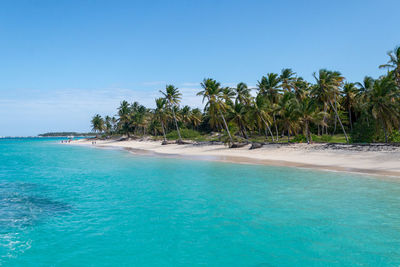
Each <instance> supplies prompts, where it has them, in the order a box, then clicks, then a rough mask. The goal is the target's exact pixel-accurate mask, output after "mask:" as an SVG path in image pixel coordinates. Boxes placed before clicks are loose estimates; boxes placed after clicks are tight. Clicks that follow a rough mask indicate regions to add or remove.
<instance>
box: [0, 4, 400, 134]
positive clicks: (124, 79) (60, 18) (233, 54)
mask: <svg viewBox="0 0 400 267" xmlns="http://www.w3.org/2000/svg"><path fill="white" fill-rule="evenodd" d="M399 10H400V1H399V0H380V1H378V0H375V1H372V0H353V1H351V0H347V1H342V0H336V1H323V0H309V1H305V0H304V1H301V0H298V1H290V0H287V1H272V0H264V1H253V0H247V1H245V0H243V1H235V0H230V1H219V0H214V1H211V0H202V1H195V0H193V1H190V0H186V1H183V0H182V1H167V0H164V1H159V0H152V1H144V0H143V1H133V0H132V1H118V0H115V1H101V0H98V1H87V0H80V1H74V0H69V1H63V0H58V1H52V0H49V1H41V0H35V1H32V0H30V1H23V0H17V1H14V0H2V1H0V136H27V135H37V134H40V133H43V132H50V131H79V132H87V131H90V119H91V117H92V116H93V115H95V114H96V113H99V114H100V115H102V116H104V115H115V114H116V109H117V107H118V105H119V103H120V102H121V101H122V100H127V101H129V102H134V101H138V102H140V103H141V104H144V105H146V106H148V107H154V99H155V98H156V97H160V93H159V90H163V89H164V88H165V86H166V84H173V85H175V86H177V87H178V88H179V89H180V90H181V92H182V94H183V98H182V104H183V105H189V106H192V107H202V103H201V97H196V93H197V92H198V91H199V88H200V82H201V81H202V80H203V79H204V78H214V79H216V80H218V81H219V82H221V83H222V84H223V85H226V86H234V85H235V84H237V83H238V82H246V83H247V84H248V85H249V86H255V85H256V84H257V81H258V80H260V79H261V77H262V76H263V75H266V74H267V73H269V72H280V71H281V69H282V68H292V69H293V70H294V71H295V72H296V73H297V75H299V76H302V77H304V78H305V79H307V80H309V81H313V78H312V73H313V72H315V71H318V70H319V69H321V68H327V69H331V70H338V71H340V72H341V73H342V74H343V75H344V76H345V77H346V78H347V80H348V81H350V82H354V81H360V80H362V79H363V77H364V76H365V75H369V76H373V77H378V76H379V75H381V74H383V73H384V71H383V70H379V69H378V66H379V65H380V64H383V63H386V62H387V60H388V57H387V55H386V53H387V52H388V51H390V50H393V49H394V48H395V47H396V46H397V45H400V27H399V16H398V11H399Z"/></svg>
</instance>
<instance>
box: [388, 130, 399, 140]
mask: <svg viewBox="0 0 400 267" xmlns="http://www.w3.org/2000/svg"><path fill="white" fill-rule="evenodd" d="M388 141H389V142H391V143H400V132H399V131H397V130H394V131H393V132H392V133H391V134H390V135H389V138H388Z"/></svg>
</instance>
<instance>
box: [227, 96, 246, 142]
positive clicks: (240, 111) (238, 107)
mask: <svg viewBox="0 0 400 267" xmlns="http://www.w3.org/2000/svg"><path fill="white" fill-rule="evenodd" d="M231 113H232V119H233V121H235V122H236V124H237V126H238V127H239V130H240V131H241V132H242V135H243V137H244V138H245V139H248V138H249V137H248V135H247V131H246V122H248V118H247V117H248V112H247V107H246V106H245V105H244V104H241V103H239V102H237V103H235V104H234V105H233V108H232V110H231ZM247 124H248V123H247Z"/></svg>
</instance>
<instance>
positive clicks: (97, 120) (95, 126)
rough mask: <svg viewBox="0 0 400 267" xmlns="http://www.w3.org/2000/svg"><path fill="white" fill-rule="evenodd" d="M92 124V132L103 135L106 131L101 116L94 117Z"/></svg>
mask: <svg viewBox="0 0 400 267" xmlns="http://www.w3.org/2000/svg"><path fill="white" fill-rule="evenodd" d="M91 122H92V130H93V131H94V132H95V133H101V132H102V131H103V130H104V120H103V118H102V117H101V116H100V115H99V114H96V115H95V116H93V118H92V121H91ZM96 137H97V134H96Z"/></svg>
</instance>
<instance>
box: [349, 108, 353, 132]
mask: <svg viewBox="0 0 400 267" xmlns="http://www.w3.org/2000/svg"><path fill="white" fill-rule="evenodd" d="M348 109H349V123H350V131H353V122H352V120H351V108H350V105H349V108H348Z"/></svg>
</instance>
